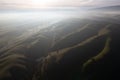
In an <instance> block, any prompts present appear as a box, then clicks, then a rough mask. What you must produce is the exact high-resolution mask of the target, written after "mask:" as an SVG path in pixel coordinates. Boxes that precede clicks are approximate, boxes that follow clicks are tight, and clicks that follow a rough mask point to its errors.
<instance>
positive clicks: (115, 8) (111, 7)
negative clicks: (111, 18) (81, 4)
mask: <svg viewBox="0 0 120 80" xmlns="http://www.w3.org/2000/svg"><path fill="white" fill-rule="evenodd" d="M93 10H107V11H120V5H117V6H107V7H99V8H94V9H93Z"/></svg>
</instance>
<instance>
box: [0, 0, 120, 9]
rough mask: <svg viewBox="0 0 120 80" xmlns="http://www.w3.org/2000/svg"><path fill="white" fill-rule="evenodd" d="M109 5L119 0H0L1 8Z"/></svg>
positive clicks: (119, 3)
mask: <svg viewBox="0 0 120 80" xmlns="http://www.w3.org/2000/svg"><path fill="white" fill-rule="evenodd" d="M110 5H120V0H0V8H1V9H14V8H15V9H18V8H19V9H25V8H48V7H82V6H88V7H99V6H110Z"/></svg>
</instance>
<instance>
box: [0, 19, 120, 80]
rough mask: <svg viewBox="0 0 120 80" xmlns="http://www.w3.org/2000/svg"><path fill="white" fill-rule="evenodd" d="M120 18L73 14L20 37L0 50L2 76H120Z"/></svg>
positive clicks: (4, 79) (20, 79)
mask: <svg viewBox="0 0 120 80" xmlns="http://www.w3.org/2000/svg"><path fill="white" fill-rule="evenodd" d="M117 18H118V17H117ZM118 20H119V19H116V18H115V17H112V18H108V17H104V18H99V17H97V18H94V19H79V18H71V19H66V20H64V21H60V22H58V23H56V24H53V25H51V26H50V27H48V28H46V29H42V30H41V31H39V32H38V33H37V34H35V35H33V36H30V37H29V38H27V39H21V38H20V41H15V43H14V45H11V46H10V47H9V46H7V47H5V48H2V49H1V50H0V51H1V54H0V63H1V64H0V79H1V80H109V79H110V80H115V79H118V80H119V79H120V77H119V74H118V73H119V71H120V62H119V61H120V54H119V53H120V50H119V48H120V42H119V41H120V38H119V36H120V28H119V26H120V24H119V23H116V22H117V21H118ZM118 22H119V21H118ZM52 26H55V27H53V28H51V27H52Z"/></svg>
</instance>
